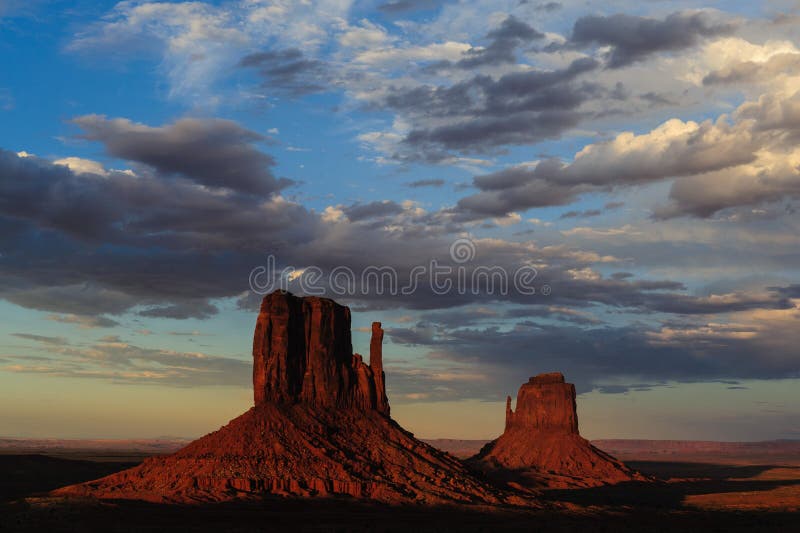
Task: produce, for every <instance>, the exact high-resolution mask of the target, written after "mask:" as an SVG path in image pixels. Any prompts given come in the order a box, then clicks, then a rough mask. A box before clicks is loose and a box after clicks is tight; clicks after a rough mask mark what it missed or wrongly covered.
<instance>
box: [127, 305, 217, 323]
mask: <svg viewBox="0 0 800 533" xmlns="http://www.w3.org/2000/svg"><path fill="white" fill-rule="evenodd" d="M217 313H219V309H218V308H217V306H215V305H213V304H211V303H209V302H207V301H203V300H201V301H196V302H191V301H186V302H181V303H179V304H172V305H166V306H161V307H151V308H149V309H145V310H143V311H139V314H140V315H141V316H146V317H151V318H177V319H184V318H199V319H203V318H209V317H211V316H214V315H216V314H217Z"/></svg>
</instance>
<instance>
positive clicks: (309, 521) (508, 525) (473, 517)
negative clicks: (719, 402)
mask: <svg viewBox="0 0 800 533" xmlns="http://www.w3.org/2000/svg"><path fill="white" fill-rule="evenodd" d="M127 466H130V463H122V464H116V463H96V462H91V461H71V460H66V459H59V458H52V457H45V456H35V455H34V456H0V490H1V491H2V492H0V495H2V498H3V499H4V501H2V503H0V532H5V531H20V532H33V531H53V532H62V531H65V532H66V531H104V532H106V531H108V532H134V531H135V532H139V531H145V532H148V531H188V532H205V531H214V532H218V531H235V532H249V531H293V532H294V531H298V532H349V531H354V532H375V533H377V532H387V533H388V532H406V531H420V532H441V531H458V532H497V531H531V532H536V531H542V532H545V531H546V532H547V533H552V532H562V531H564V532H566V531H581V530H584V531H592V532H615V533H616V532H627V531H631V532H633V531H636V532H640V531H648V532H650V531H652V532H660V531H725V532H729V531H733V532H736V531H747V532H753V531H780V532H781V533H784V532H786V531H798V530H800V514H798V513H790V512H763V511H747V512H744V511H735V512H734V511H708V510H699V509H694V508H691V507H685V506H683V505H682V502H683V499H684V498H685V497H686V496H687V495H691V494H704V493H707V492H723V493H724V492H734V491H741V490H752V491H766V490H770V489H771V488H774V487H776V486H786V485H795V484H800V479H797V480H748V479H741V480H739V479H730V478H748V477H753V476H758V475H759V474H762V473H763V472H765V471H767V470H770V469H771V468H772V467H771V466H727V465H703V464H698V463H686V464H683V463H657V462H648V463H644V462H641V463H635V464H634V465H633V466H634V467H636V468H639V469H641V470H643V471H644V472H646V473H648V474H651V475H655V474H656V473H659V475H662V476H664V474H667V475H668V477H685V478H691V477H701V476H702V477H704V478H705V479H702V480H700V479H694V480H692V479H687V480H683V481H677V482H673V483H642V484H639V483H633V484H626V485H620V486H616V487H604V488H593V489H576V490H552V491H548V492H547V493H546V494H545V497H544V498H545V499H546V500H547V501H549V502H550V503H551V504H553V506H554V507H555V506H563V504H564V503H565V502H567V503H566V505H567V506H568V508H567V509H551V510H545V511H542V510H536V511H532V510H521V509H513V508H504V509H497V508H486V507H477V506H476V507H457V508H456V507H434V508H432V507H414V506H405V507H396V506H395V507H393V506H386V505H375V504H368V503H364V502H359V501H355V500H351V499H344V498H343V499H333V498H332V499H304V500H296V499H295V500H293V499H282V498H277V497H270V498H265V499H263V500H259V501H249V502H231V503H220V504H211V505H208V504H204V505H160V504H151V503H144V502H135V501H116V502H98V501H94V500H75V499H61V498H50V497H48V496H46V492H47V491H49V490H50V489H52V488H55V487H57V486H61V485H65V484H70V483H78V482H81V481H86V480H89V479H94V478H96V477H99V476H102V475H105V474H108V473H111V472H113V471H116V470H119V469H121V468H125V467H127ZM664 477H667V476H664ZM799 477H800V476H799ZM23 497H25V498H23ZM12 500H14V501H12Z"/></svg>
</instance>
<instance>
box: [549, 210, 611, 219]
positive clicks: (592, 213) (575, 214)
mask: <svg viewBox="0 0 800 533" xmlns="http://www.w3.org/2000/svg"><path fill="white" fill-rule="evenodd" d="M602 214H603V210H602V209H586V210H583V211H567V212H566V213H564V214H562V215H561V216H560V217H559V218H561V219H565V218H588V217H596V216H600V215H602Z"/></svg>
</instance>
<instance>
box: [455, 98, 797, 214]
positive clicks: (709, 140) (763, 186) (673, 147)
mask: <svg viewBox="0 0 800 533" xmlns="http://www.w3.org/2000/svg"><path fill="white" fill-rule="evenodd" d="M799 117H800V93H796V94H794V95H791V96H788V97H786V96H782V95H769V94H768V95H763V96H762V97H761V98H759V99H758V101H754V102H746V103H745V104H742V105H741V106H740V107H739V108H738V109H737V110H736V111H735V112H734V113H733V120H732V121H729V120H727V117H722V118H721V119H720V120H717V121H711V120H706V121H704V122H701V123H699V124H698V123H695V122H683V121H681V120H678V119H672V120H669V121H667V122H665V123H663V124H661V125H660V126H658V127H657V128H655V129H653V130H652V131H650V132H648V133H645V134H642V135H638V136H635V140H636V142H635V143H634V142H632V140H633V139H634V137H633V134H631V133H623V134H621V135H619V136H617V137H616V138H615V139H612V140H609V141H605V142H600V143H596V144H592V145H588V146H586V147H584V149H583V150H582V151H581V152H580V153H579V154H577V155H576V157H575V159H574V160H573V161H572V162H571V163H564V162H562V161H560V160H558V159H545V160H543V161H540V162H539V163H538V164H536V165H522V166H516V167H511V168H507V169H504V170H501V171H498V172H494V173H491V174H487V175H484V176H477V177H475V178H474V179H473V185H474V186H475V187H476V188H477V189H479V192H478V193H476V194H473V195H470V196H466V197H464V198H461V199H460V200H459V201H458V203H457V205H456V208H455V210H454V212H455V213H458V214H459V215H460V216H462V217H464V218H482V217H486V216H491V217H496V216H502V215H505V214H507V213H509V212H511V211H520V210H525V209H529V208H534V207H543V206H553V205H564V204H567V203H570V202H572V201H574V200H575V199H576V198H577V197H578V196H580V195H581V194H585V193H588V192H598V191H600V192H604V191H609V190H612V189H615V188H619V187H627V186H632V185H638V184H645V183H652V182H656V181H662V180H666V179H669V178H678V179H676V180H675V181H674V183H673V186H672V189H671V191H670V201H669V203H668V204H667V205H664V206H659V207H658V208H657V209H656V210H655V216H656V217H657V218H662V219H663V218H671V217H676V216H683V215H691V216H696V217H708V216H711V215H713V214H715V213H717V212H718V211H720V210H722V209H726V208H730V207H738V206H753V205H758V204H760V203H763V202H773V201H777V200H780V199H782V198H784V197H787V196H797V195H798V194H800V188H798V187H800V186H799V185H798V183H800V181H798V180H797V176H798V172H799V171H798V169H797V168H796V167H794V166H792V165H791V164H789V163H788V160H789V159H788V158H787V157H784V156H785V154H786V153H787V152H788V151H789V150H791V149H792V146H793V145H792V144H791V143H792V142H794V141H796V140H798V139H800V118H799ZM764 151H766V152H772V153H774V154H775V155H777V156H778V157H767V158H766V161H765V162H763V163H762V162H761V161H760V158H761V157H763V156H760V152H764Z"/></svg>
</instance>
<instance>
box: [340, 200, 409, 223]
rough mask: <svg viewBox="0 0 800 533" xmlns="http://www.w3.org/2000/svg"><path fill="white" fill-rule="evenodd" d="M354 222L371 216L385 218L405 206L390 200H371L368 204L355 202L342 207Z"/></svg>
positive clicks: (399, 211)
mask: <svg viewBox="0 0 800 533" xmlns="http://www.w3.org/2000/svg"><path fill="white" fill-rule="evenodd" d="M342 211H344V214H345V215H347V218H349V219H350V220H351V221H352V222H356V221H359V220H367V219H371V218H384V217H388V216H392V215H396V214H398V213H402V212H403V206H401V205H400V204H398V203H397V202H393V201H390V200H383V201H375V202H369V203H366V204H362V203H355V204H353V205H350V206H347V207H344V208H342Z"/></svg>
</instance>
